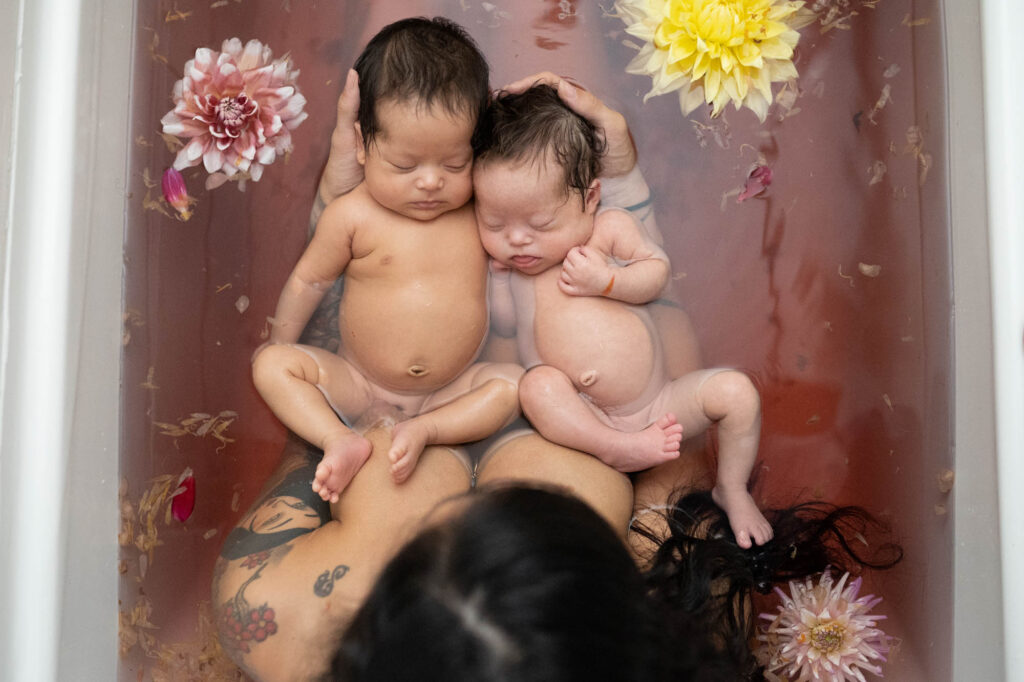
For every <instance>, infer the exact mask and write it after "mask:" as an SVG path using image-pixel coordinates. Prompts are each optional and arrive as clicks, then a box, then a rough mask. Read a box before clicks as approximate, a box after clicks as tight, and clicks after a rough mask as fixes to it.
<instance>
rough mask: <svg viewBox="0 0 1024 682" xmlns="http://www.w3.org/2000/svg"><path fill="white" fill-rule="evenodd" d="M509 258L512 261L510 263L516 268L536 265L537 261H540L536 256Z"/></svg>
mask: <svg viewBox="0 0 1024 682" xmlns="http://www.w3.org/2000/svg"><path fill="white" fill-rule="evenodd" d="M509 260H510V261H511V262H512V265H513V266H515V267H516V268H518V269H524V268H528V267H530V266H531V265H536V264H537V262H538V261H540V258H538V257H537V256H512V258H510V259H509Z"/></svg>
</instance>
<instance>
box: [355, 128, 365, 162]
mask: <svg viewBox="0 0 1024 682" xmlns="http://www.w3.org/2000/svg"><path fill="white" fill-rule="evenodd" d="M354 125H355V129H356V161H358V162H359V165H360V166H365V165H366V145H365V144H363V128H362V126H360V125H359V121H356V122H355V124H354Z"/></svg>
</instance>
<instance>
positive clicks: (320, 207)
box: [307, 188, 327, 238]
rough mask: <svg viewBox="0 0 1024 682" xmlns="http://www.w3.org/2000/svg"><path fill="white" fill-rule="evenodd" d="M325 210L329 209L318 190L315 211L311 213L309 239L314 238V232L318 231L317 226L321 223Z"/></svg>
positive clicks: (314, 205)
mask: <svg viewBox="0 0 1024 682" xmlns="http://www.w3.org/2000/svg"><path fill="white" fill-rule="evenodd" d="M325 208H327V202H325V201H324V198H323V197H322V196H320V189H319V188H317V191H316V198H315V199H313V210H311V211H310V212H309V232H308V236H307V238H308V237H312V236H313V232H315V231H316V224H317V223H318V222H320V216H321V215H323V213H324V209H325Z"/></svg>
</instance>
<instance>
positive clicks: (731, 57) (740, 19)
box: [615, 0, 814, 122]
mask: <svg viewBox="0 0 1024 682" xmlns="http://www.w3.org/2000/svg"><path fill="white" fill-rule="evenodd" d="M803 5H804V3H803V2H802V1H797V0H616V2H615V9H616V11H617V16H618V17H619V18H620V19H622V20H623V22H625V23H626V32H627V33H629V34H630V35H633V36H635V37H637V38H639V39H641V40H642V41H644V44H643V45H642V46H641V48H640V52H639V54H637V56H636V57H635V58H634V59H633V61H631V62H630V63H629V65H628V66H627V67H626V71H627V72H628V73H635V74H643V75H648V76H650V77H651V79H652V81H653V87H652V88H651V91H650V92H649V93H648V94H647V97H653V96H654V95H661V94H665V93H667V92H672V91H675V90H678V91H679V104H680V107H681V108H682V110H683V113H684V114H689V113H690V112H691V111H693V110H694V109H696V108H697V107H698V106H699V105H700V104H701V103H702V102H704V103H707V104H710V105H711V107H712V110H711V115H712V116H718V115H719V114H720V113H721V111H722V108H723V107H725V105H726V104H728V103H729V102H732V103H733V105H734V106H735V108H736V109H740V108H741V107H746V108H748V109H750V110H751V111H753V112H754V113H755V114H756V115H757V117H758V119H760V120H761V121H762V122H763V121H764V120H765V116H766V115H767V114H768V106H769V105H770V104H771V102H772V89H771V85H772V83H778V82H782V81H788V80H792V79H795V78H796V77H797V72H796V67H794V66H793V62H792V58H793V48H795V47H796V44H797V41H798V40H799V39H800V34H799V33H797V30H796V29H798V28H800V27H802V26H806V25H807V24H809V23H810V22H811V21H813V20H814V14H813V13H811V12H809V11H805V10H803V9H802V8H803ZM645 99H646V98H645Z"/></svg>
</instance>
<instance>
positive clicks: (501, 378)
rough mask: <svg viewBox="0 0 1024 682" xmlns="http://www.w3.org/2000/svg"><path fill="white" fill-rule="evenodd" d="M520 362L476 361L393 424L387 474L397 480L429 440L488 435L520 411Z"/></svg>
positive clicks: (472, 438) (404, 476) (465, 439)
mask: <svg viewBox="0 0 1024 682" xmlns="http://www.w3.org/2000/svg"><path fill="white" fill-rule="evenodd" d="M522 373H523V368H522V367H520V366H519V365H512V364H498V363H478V364H475V365H473V366H471V367H470V368H469V369H467V370H466V371H465V372H463V373H462V374H460V375H459V376H458V377H456V379H455V380H454V381H452V382H451V383H449V384H448V385H447V386H445V387H444V388H442V389H440V390H438V391H437V392H435V393H434V394H433V395H431V396H430V397H429V398H428V399H427V400H426V402H424V404H423V407H422V408H421V410H420V413H419V414H418V415H417V416H415V417H413V418H412V419H408V420H406V421H404V422H399V423H398V424H395V428H394V430H393V431H392V436H391V438H392V445H391V450H389V451H388V458H389V459H390V460H391V462H392V466H391V474H392V476H394V478H395V481H396V482H398V483H401V482H402V481H404V480H405V479H407V478H408V477H409V474H411V473H412V472H413V469H415V468H416V462H417V460H418V459H419V456H420V453H421V452H423V448H424V447H426V446H427V445H455V444H457V443H469V442H471V441H475V440H480V439H482V438H486V437H487V436H490V435H491V434H493V433H496V432H497V431H498V430H499V429H501V428H502V427H504V426H506V425H508V424H510V423H511V422H512V420H513V419H515V418H516V417H517V416H518V415H519V397H518V391H517V386H518V384H519V377H520V376H521V375H522Z"/></svg>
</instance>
